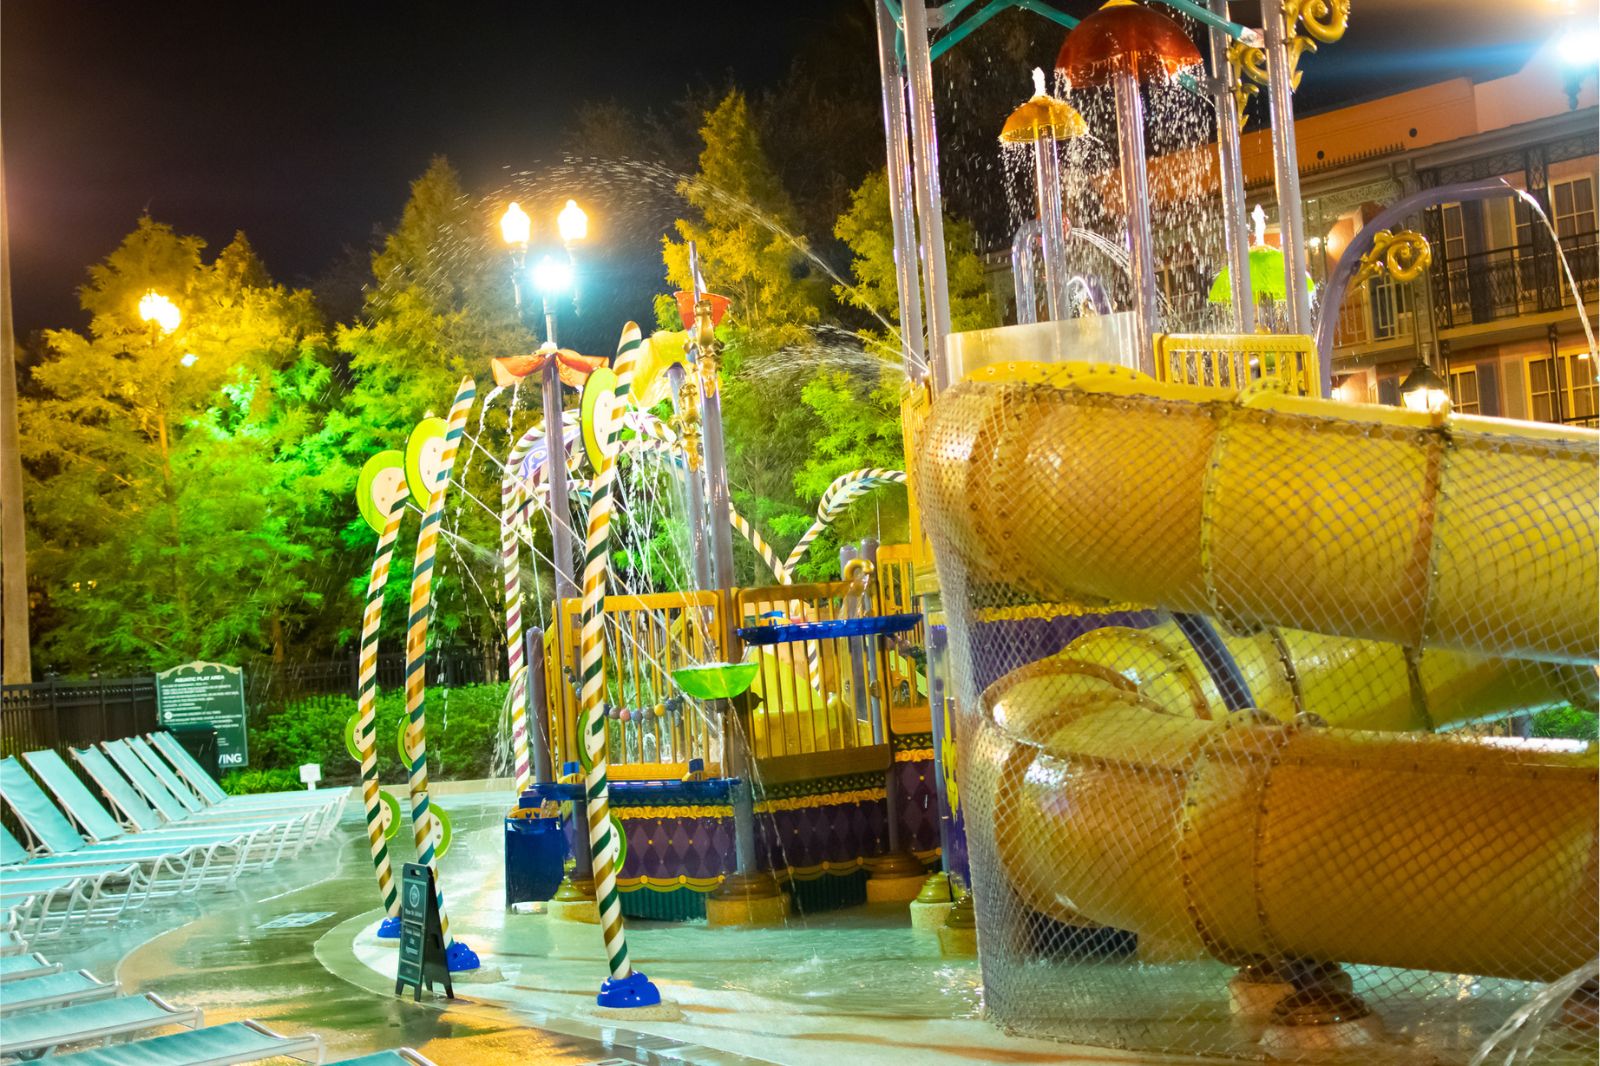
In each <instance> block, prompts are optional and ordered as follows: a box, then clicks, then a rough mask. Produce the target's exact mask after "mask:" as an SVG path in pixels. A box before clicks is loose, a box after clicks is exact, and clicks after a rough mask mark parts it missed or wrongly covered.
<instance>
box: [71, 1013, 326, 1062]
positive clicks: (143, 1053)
mask: <svg viewBox="0 0 1600 1066" xmlns="http://www.w3.org/2000/svg"><path fill="white" fill-rule="evenodd" d="M322 1055H323V1051H322V1038H321V1037H320V1036H317V1035H316V1034H314V1033H307V1034H305V1035H303V1036H284V1035H282V1034H281V1033H275V1032H273V1031H272V1030H271V1029H268V1028H267V1027H266V1026H264V1025H262V1024H261V1023H260V1022H255V1021H242V1022H229V1023H228V1024H226V1025H213V1026H210V1027H208V1028H205V1029H190V1030H187V1031H185V1032H181V1033H172V1034H169V1035H167V1036H154V1037H151V1038H150V1039H148V1040H138V1041H135V1042H134V1043H132V1044H115V1045H112V1046H110V1047H103V1048H95V1049H93V1050H91V1051H74V1052H71V1053H69V1054H66V1055H56V1056H52V1057H51V1059H50V1061H51V1062H52V1063H60V1064H61V1066H69V1064H70V1066H232V1064H233V1063H238V1062H260V1061H261V1060H262V1059H272V1058H279V1057H289V1058H296V1059H300V1060H302V1061H304V1062H321V1061H322Z"/></svg>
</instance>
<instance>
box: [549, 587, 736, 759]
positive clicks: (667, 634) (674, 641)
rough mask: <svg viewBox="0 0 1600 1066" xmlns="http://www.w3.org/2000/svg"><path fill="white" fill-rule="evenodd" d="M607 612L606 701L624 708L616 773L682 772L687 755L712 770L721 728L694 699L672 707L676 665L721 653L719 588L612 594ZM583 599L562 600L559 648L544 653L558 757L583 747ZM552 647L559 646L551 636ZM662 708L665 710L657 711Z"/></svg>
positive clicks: (614, 751) (616, 739) (614, 739)
mask: <svg viewBox="0 0 1600 1066" xmlns="http://www.w3.org/2000/svg"><path fill="white" fill-rule="evenodd" d="M603 609H604V612H605V642H606V647H605V664H606V699H605V702H606V705H607V706H608V707H617V708H619V709H620V710H623V711H626V712H627V715H628V719H627V721H623V720H622V719H621V718H620V716H619V717H618V718H617V719H616V720H614V721H613V722H612V726H613V728H612V730H611V767H612V769H611V773H612V776H613V777H615V778H618V779H619V780H640V779H655V778H681V777H682V776H683V775H684V774H685V773H686V772H688V763H689V760H690V759H704V760H705V762H706V770H707V771H708V772H715V771H716V770H717V769H718V765H717V764H719V763H720V761H721V748H722V744H721V737H720V735H719V733H718V730H717V729H716V728H715V726H714V725H712V724H711V723H710V722H708V720H707V719H706V717H705V716H704V715H703V714H701V713H700V711H699V709H698V708H697V707H696V706H694V704H693V703H692V701H684V703H683V706H682V709H681V710H680V711H677V712H673V711H670V710H667V708H666V706H665V705H666V701H667V699H668V697H671V696H675V695H677V694H678V690H677V686H676V685H675V684H673V681H672V671H673V670H675V669H677V668H679V667H682V666H693V665H695V664H697V663H703V662H707V661H709V660H713V659H715V658H717V652H716V651H715V648H716V645H717V642H718V635H719V633H720V629H719V627H720V625H721V620H720V618H719V617H718V614H719V612H718V609H717V594H716V593H714V592H661V593H653V594H650V595H646V596H607V597H606V600H605V604H604V608H603ZM582 616H583V604H582V601H581V600H577V599H571V600H565V601H563V602H562V627H561V634H562V641H561V646H560V649H559V655H556V654H547V656H546V665H545V676H546V683H547V685H548V689H549V693H550V703H551V706H552V710H553V719H554V721H553V722H552V726H553V728H552V729H551V743H552V745H554V746H555V747H556V752H555V756H556V762H557V765H560V764H561V763H563V762H567V761H571V760H576V759H577V757H578V756H577V751H578V737H577V716H578V700H577V690H576V678H577V676H578V636H579V630H580V627H581V625H582ZM550 650H551V652H555V651H556V646H555V645H553V644H552V646H551V649H550ZM658 712H660V713H658Z"/></svg>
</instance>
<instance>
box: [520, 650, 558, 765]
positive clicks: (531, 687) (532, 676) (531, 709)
mask: <svg viewBox="0 0 1600 1066" xmlns="http://www.w3.org/2000/svg"><path fill="white" fill-rule="evenodd" d="M524 646H525V648H526V649H527V650H526V651H525V653H524V654H523V662H524V663H526V664H527V665H526V666H525V667H524V669H526V670H527V671H528V681H527V693H528V702H527V708H528V717H529V719H530V720H531V722H532V724H533V739H532V747H533V779H534V780H535V781H537V782H538V783H539V784H541V785H547V784H549V783H550V782H552V781H554V780H555V770H554V767H552V766H551V765H550V694H549V692H548V691H547V690H546V688H545V678H544V630H543V629H542V628H541V627H539V626H529V627H528V629H527V636H526V638H525V640H524Z"/></svg>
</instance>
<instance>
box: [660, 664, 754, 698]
mask: <svg viewBox="0 0 1600 1066" xmlns="http://www.w3.org/2000/svg"><path fill="white" fill-rule="evenodd" d="M760 669H761V663H760V662H759V661H757V662H749V663H706V664H705V665H704V666H685V667H683V668H682V669H680V670H674V671H672V680H673V681H675V682H676V683H677V685H678V687H679V688H681V689H682V690H683V691H684V693H685V694H686V695H689V696H693V697H694V698H695V699H697V700H726V699H732V698H733V697H734V696H742V695H743V694H744V693H745V691H746V690H747V689H749V688H750V682H752V681H754V680H755V679H756V672H757V671H758V670H760Z"/></svg>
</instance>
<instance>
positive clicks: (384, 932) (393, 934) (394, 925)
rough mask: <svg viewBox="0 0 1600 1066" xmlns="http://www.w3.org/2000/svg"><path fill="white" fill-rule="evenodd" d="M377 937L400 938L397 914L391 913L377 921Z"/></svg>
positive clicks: (382, 938)
mask: <svg viewBox="0 0 1600 1066" xmlns="http://www.w3.org/2000/svg"><path fill="white" fill-rule="evenodd" d="M378 939H379V940H399V939H400V916H399V915H398V914H391V915H389V917H387V918H385V919H384V920H383V921H381V922H379V923H378Z"/></svg>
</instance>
